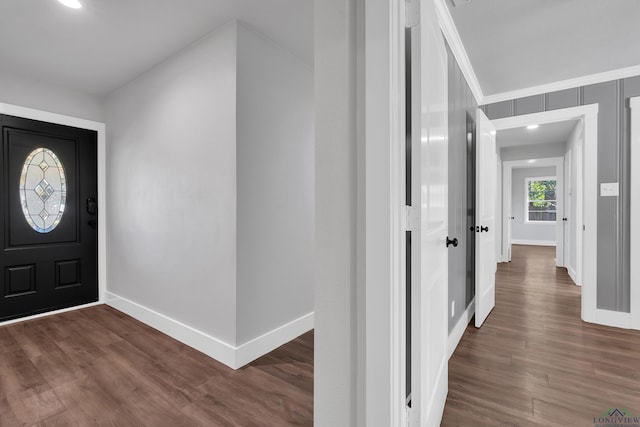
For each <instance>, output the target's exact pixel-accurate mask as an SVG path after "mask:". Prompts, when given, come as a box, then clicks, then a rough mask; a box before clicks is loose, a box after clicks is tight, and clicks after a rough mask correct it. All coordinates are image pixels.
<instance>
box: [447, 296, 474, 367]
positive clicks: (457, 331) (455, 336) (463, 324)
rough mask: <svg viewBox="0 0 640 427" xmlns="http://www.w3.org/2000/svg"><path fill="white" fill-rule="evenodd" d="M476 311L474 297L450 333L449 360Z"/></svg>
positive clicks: (448, 342) (448, 343)
mask: <svg viewBox="0 0 640 427" xmlns="http://www.w3.org/2000/svg"><path fill="white" fill-rule="evenodd" d="M475 313H476V299H475V298H474V299H472V300H471V302H470V303H469V305H468V306H467V309H466V310H465V311H464V313H462V316H461V317H460V319H458V323H456V326H454V328H453V330H452V331H451V333H450V334H449V339H448V341H447V360H448V359H451V356H453V353H454V352H455V351H456V348H457V347H458V344H459V343H460V340H461V339H462V336H463V335H464V331H466V330H467V326H468V325H469V322H471V319H473V315H474V314H475Z"/></svg>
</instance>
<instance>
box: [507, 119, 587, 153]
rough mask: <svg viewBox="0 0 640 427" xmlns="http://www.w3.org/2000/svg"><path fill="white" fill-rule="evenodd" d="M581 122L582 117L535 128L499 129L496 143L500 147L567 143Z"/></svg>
mask: <svg viewBox="0 0 640 427" xmlns="http://www.w3.org/2000/svg"><path fill="white" fill-rule="evenodd" d="M579 122H580V119H576V120H567V121H564V122H556V123H546V124H541V125H540V127H538V128H537V129H534V130H528V129H527V128H526V127H521V128H513V129H504V130H499V131H498V132H497V133H496V143H497V145H498V147H499V148H504V147H515V146H520V145H537V144H556V143H565V142H566V141H567V140H568V139H569V136H571V132H573V129H574V128H575V127H576V125H577V124H578V123H579ZM532 124H533V123H532Z"/></svg>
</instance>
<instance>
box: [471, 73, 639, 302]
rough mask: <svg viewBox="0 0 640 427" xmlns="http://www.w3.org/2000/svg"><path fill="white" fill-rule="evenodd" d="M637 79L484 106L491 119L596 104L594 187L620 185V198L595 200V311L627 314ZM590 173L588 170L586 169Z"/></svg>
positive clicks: (632, 78)
mask: <svg viewBox="0 0 640 427" xmlns="http://www.w3.org/2000/svg"><path fill="white" fill-rule="evenodd" d="M639 95H640V76H636V77H630V78H626V79H620V80H613V81H609V82H604V83H598V84H594V85H589V86H581V87H576V88H572V89H567V90H563V91H558V92H552V93H545V94H540V95H536V96H533V97H527V98H521V99H514V100H510V101H503V102H498V103H494V104H488V105H485V106H483V107H482V108H483V110H484V111H485V113H487V116H488V117H489V118H490V119H499V118H504V117H511V116H515V115H520V114H527V113H534V112H541V111H549V110H555V109H559V108H567V107H575V106H578V105H587V104H599V111H598V184H600V183H603V182H619V183H620V197H600V198H599V199H598V302H597V306H598V308H599V309H605V310H612V311H621V312H629V305H630V300H629V299H630V296H629V263H630V259H629V224H630V208H629V198H630V190H629V184H630V178H629V168H630V167H631V165H630V160H629V153H630V125H629V98H631V97H634V96H639ZM586 173H588V171H586Z"/></svg>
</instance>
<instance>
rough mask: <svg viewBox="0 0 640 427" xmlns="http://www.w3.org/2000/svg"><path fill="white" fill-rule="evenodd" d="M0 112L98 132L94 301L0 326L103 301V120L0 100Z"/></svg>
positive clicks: (11, 321) (104, 234)
mask: <svg viewBox="0 0 640 427" xmlns="http://www.w3.org/2000/svg"><path fill="white" fill-rule="evenodd" d="M0 114H6V115H10V116H16V117H22V118H25V119H32V120H40V121H43V122H47V123H55V124H59V125H64V126H73V127H77V128H82V129H89V130H93V131H96V132H97V133H98V206H99V208H100V218H99V219H100V227H98V301H97V302H94V303H89V304H83V305H79V306H76V307H70V308H65V309H61V310H55V311H49V312H47V313H42V314H36V315H33V316H27V317H22V318H19V319H14V320H8V321H5V322H0V326H2V325H8V324H10V323H15V322H23V321H25V320H29V319H35V318H38V317H43V316H50V315H52V314H57V313H63V312H65V311H71V310H77V309H80V308H84V307H91V306H94V305H98V304H102V303H104V297H105V292H106V289H107V243H106V242H107V239H106V236H107V214H106V212H107V209H106V206H107V205H106V196H107V191H106V135H105V129H106V127H105V124H104V123H100V122H95V121H92V120H86V119H79V118H77V117H72V116H66V115H64V114H57V113H51V112H48V111H41V110H36V109H33V108H26V107H20V106H18V105H13V104H5V103H2V102H0Z"/></svg>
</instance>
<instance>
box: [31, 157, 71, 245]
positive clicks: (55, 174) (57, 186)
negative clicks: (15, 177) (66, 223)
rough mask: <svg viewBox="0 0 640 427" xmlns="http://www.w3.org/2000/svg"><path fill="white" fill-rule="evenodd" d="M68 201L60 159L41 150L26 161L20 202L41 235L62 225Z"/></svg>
mask: <svg viewBox="0 0 640 427" xmlns="http://www.w3.org/2000/svg"><path fill="white" fill-rule="evenodd" d="M66 199H67V181H66V178H65V174H64V168H63V167H62V163H61V162H60V160H59V159H58V156H56V155H55V153H54V152H53V151H51V150H49V149H48V148H37V149H36V150H34V151H32V152H31V154H29V156H27V160H25V161H24V166H23V167H22V174H21V175H20V202H21V204H22V212H23V214H24V218H25V219H26V220H27V223H28V224H29V225H30V226H31V228H33V229H34V230H36V231H37V232H38V233H49V232H50V231H53V229H54V228H56V227H57V226H58V224H59V223H60V220H61V219H62V214H63V213H64V206H65V202H66Z"/></svg>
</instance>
